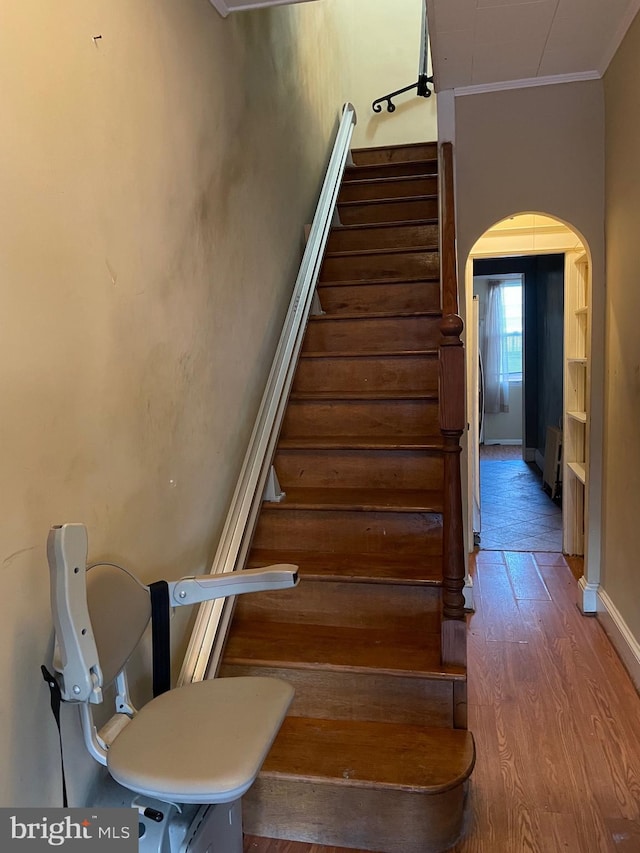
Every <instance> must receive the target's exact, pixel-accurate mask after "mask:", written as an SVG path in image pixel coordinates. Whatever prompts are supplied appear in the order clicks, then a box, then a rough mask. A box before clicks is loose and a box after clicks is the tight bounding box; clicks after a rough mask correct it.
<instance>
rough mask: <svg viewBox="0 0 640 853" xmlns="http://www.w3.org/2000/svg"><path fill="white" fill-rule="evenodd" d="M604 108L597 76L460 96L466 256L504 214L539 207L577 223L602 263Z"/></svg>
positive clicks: (462, 246)
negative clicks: (580, 81) (590, 79)
mask: <svg viewBox="0 0 640 853" xmlns="http://www.w3.org/2000/svg"><path fill="white" fill-rule="evenodd" d="M603 109H604V99H603V92H602V83H601V82H600V81H598V80H594V81H588V82H582V83H566V84H560V85H555V86H539V87H536V88H529V89H516V90H510V91H504V92H494V93H488V94H480V95H466V96H462V97H457V98H456V140H457V148H456V170H457V172H456V174H457V190H458V196H459V202H458V241H459V247H458V251H459V258H460V259H462V260H463V261H464V260H466V257H467V255H468V254H469V251H470V250H471V247H472V246H473V244H474V243H475V241H476V240H477V239H478V238H479V237H480V236H481V235H482V234H483V233H484V232H485V231H486V230H487V229H488V228H490V227H491V226H492V225H493V224H494V223H496V222H498V221H499V220H500V219H504V218H505V217H507V216H511V215H513V214H515V213H528V212H532V213H548V214H551V215H552V216H556V217H557V218H558V219H561V220H563V221H564V222H567V223H568V224H570V225H572V226H573V227H574V228H575V229H577V230H578V231H579V232H580V233H582V234H583V235H584V236H585V237H586V238H587V240H588V241H589V244H590V246H591V251H592V254H593V258H594V263H595V262H596V259H597V261H598V263H599V264H600V266H601V265H602V263H603V257H604V248H603V247H604V226H603V193H604V131H603ZM601 271H602V270H600V272H601Z"/></svg>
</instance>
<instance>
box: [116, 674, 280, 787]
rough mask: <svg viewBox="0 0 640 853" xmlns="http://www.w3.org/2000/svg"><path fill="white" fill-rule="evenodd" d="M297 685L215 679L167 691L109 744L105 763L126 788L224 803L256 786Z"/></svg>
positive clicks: (265, 680) (257, 679)
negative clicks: (294, 687) (254, 784)
mask: <svg viewBox="0 0 640 853" xmlns="http://www.w3.org/2000/svg"><path fill="white" fill-rule="evenodd" d="M292 698H293V688H292V687H291V686H290V685H289V684H287V683H286V682H284V681H280V680H279V679H277V678H261V677H253V676H252V677H240V678H216V679H213V680H211V681H201V682H197V683H195V684H189V685H187V686H185V687H179V688H177V689H175V690H170V691H169V692H167V693H163V694H162V695H161V696H158V697H157V698H155V699H153V700H152V701H151V702H149V703H148V704H147V705H145V706H144V707H143V708H142V709H141V710H140V711H139V713H138V714H137V715H136V716H135V717H134V718H133V720H132V721H131V722H130V723H129V724H128V725H127V726H126V727H125V728H124V729H123V731H122V732H121V733H120V734H119V735H118V737H117V738H116V739H115V741H114V742H113V744H112V745H111V747H110V749H109V752H108V755H107V765H108V768H109V772H110V773H111V775H112V776H113V778H114V779H115V780H116V781H117V782H119V783H120V784H121V785H124V786H125V787H127V788H130V789H132V790H133V791H137V792H138V793H141V794H147V795H148V796H151V797H155V798H156V799H160V800H165V801H172V802H180V803H227V802H232V801H233V800H236V799H238V798H239V797H241V796H242V794H244V793H245V791H246V790H247V789H248V788H249V787H250V786H251V784H252V783H253V781H254V779H255V778H256V776H257V774H258V771H259V770H260V767H261V765H262V762H263V761H264V758H265V756H266V754H267V752H268V751H269V748H270V746H271V744H272V742H273V740H274V738H275V736H276V734H277V733H278V729H279V728H280V725H281V723H282V720H283V719H284V716H285V714H286V712H287V709H288V707H289V705H290V703H291V700H292Z"/></svg>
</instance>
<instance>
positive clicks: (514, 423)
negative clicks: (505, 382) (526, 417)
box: [484, 382, 522, 444]
mask: <svg viewBox="0 0 640 853" xmlns="http://www.w3.org/2000/svg"><path fill="white" fill-rule="evenodd" d="M521 442H522V382H510V383H509V411H508V412H499V413H498V414H491V413H488V414H485V416H484V443H485V444H505V443H507V444H518V443H521Z"/></svg>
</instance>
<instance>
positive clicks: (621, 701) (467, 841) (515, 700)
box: [244, 551, 640, 853]
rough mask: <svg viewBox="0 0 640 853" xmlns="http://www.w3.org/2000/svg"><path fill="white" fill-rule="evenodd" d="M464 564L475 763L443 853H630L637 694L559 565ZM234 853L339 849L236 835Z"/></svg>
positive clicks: (638, 795)
mask: <svg viewBox="0 0 640 853" xmlns="http://www.w3.org/2000/svg"><path fill="white" fill-rule="evenodd" d="M474 562H475V566H474V576H475V600H476V612H475V613H474V614H473V615H472V616H470V617H469V729H470V730H471V731H472V732H473V734H474V736H475V739H476V746H477V763H476V767H475V770H474V773H473V775H472V777H471V782H470V787H469V810H468V828H467V832H466V836H465V838H464V839H463V840H462V841H461V842H459V843H458V844H457V845H456V846H455V847H454V848H452V853H520V851H522V853H560V851H562V853H638V851H640V698H639V697H638V694H637V692H636V690H635V688H634V686H633V684H632V683H631V680H630V678H629V676H628V674H627V672H626V670H625V669H624V667H623V666H622V664H621V662H620V660H619V658H618V656H617V654H616V652H615V651H614V649H613V647H612V646H611V644H610V643H609V640H608V639H607V637H606V635H605V633H604V631H603V630H602V628H601V627H600V624H599V623H598V621H597V620H596V619H592V618H587V617H584V616H582V615H581V614H580V612H579V610H578V608H577V606H576V602H577V599H578V589H577V584H576V581H575V578H574V577H573V575H572V573H571V571H570V570H569V567H568V566H567V562H566V561H565V560H564V558H563V557H562V556H561V555H560V554H552V553H537V554H528V553H515V552H502V551H482V552H480V553H479V554H478V555H477V557H476V559H475V561H474ZM244 853H343V851H342V850H341V849H339V848H336V847H321V846H319V845H315V844H305V843H299V842H289V841H273V840H269V839H258V838H252V837H246V838H245V843H244ZM345 853H346V851H345ZM351 853H354V851H351Z"/></svg>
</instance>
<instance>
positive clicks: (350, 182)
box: [342, 164, 438, 187]
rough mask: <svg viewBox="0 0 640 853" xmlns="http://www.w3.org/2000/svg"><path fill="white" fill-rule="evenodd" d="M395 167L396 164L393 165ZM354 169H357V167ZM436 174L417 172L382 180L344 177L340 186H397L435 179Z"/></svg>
mask: <svg viewBox="0 0 640 853" xmlns="http://www.w3.org/2000/svg"><path fill="white" fill-rule="evenodd" d="M394 165H397V164H394ZM355 168H358V167H357V166H356V167H355ZM345 171H346V170H345ZM437 177H438V173H437V172H418V173H416V174H414V175H388V176H386V177H384V178H363V177H360V178H356V177H351V175H349V177H345V179H344V180H343V181H342V186H343V187H344V186H349V187H353V186H356V187H357V186H368V185H369V184H397V183H398V182H399V181H405V182H406V181H419V180H421V179H424V178H437Z"/></svg>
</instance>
